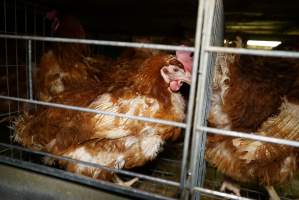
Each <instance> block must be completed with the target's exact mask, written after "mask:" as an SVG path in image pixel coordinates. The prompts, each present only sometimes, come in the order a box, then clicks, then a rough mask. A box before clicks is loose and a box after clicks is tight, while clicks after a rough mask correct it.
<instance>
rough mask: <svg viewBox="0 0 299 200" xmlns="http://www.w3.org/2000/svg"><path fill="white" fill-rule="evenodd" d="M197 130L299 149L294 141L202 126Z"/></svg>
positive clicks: (298, 145) (298, 144)
mask: <svg viewBox="0 0 299 200" xmlns="http://www.w3.org/2000/svg"><path fill="white" fill-rule="evenodd" d="M197 130H201V131H206V132H208V133H215V134H218V135H226V136H232V137H240V138H246V139H251V140H259V141H263V142H270V143H275V144H282V145H288V146H293V147H299V142H297V141H293V140H285V139H279V138H273V137H267V136H261V135H256V134H254V133H243V132H237V131H228V130H223V129H217V128H209V127H204V126H201V127H199V128H198V129H197Z"/></svg>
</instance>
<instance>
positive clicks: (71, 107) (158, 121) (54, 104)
mask: <svg viewBox="0 0 299 200" xmlns="http://www.w3.org/2000/svg"><path fill="white" fill-rule="evenodd" d="M0 99H6V100H12V101H20V102H25V103H32V104H37V105H42V106H49V107H55V108H63V109H69V110H76V111H81V112H90V113H96V114H101V115H110V116H114V117H121V118H127V119H132V120H139V121H144V122H150V123H158V124H163V125H168V126H175V127H179V128H185V127H186V124H185V123H180V122H174V121H169V120H162V119H157V118H148V117H141V116H136V115H127V114H121V113H115V112H107V111H101V110H94V109H90V108H83V107H78V106H69V105H63V104H58V103H49V102H44V101H37V100H30V99H24V98H17V97H8V96H3V95H0Z"/></svg>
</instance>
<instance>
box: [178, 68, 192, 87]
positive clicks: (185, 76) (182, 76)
mask: <svg viewBox="0 0 299 200" xmlns="http://www.w3.org/2000/svg"><path fill="white" fill-rule="evenodd" d="M191 79H192V76H191V74H190V72H188V71H183V72H182V73H179V74H178V76H177V77H176V80H179V81H181V82H184V83H187V84H188V85H191Z"/></svg>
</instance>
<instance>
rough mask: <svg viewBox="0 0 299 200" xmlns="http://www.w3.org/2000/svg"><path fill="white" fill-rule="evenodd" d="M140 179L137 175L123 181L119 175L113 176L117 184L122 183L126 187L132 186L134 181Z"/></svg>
mask: <svg viewBox="0 0 299 200" xmlns="http://www.w3.org/2000/svg"><path fill="white" fill-rule="evenodd" d="M138 180H139V179H138V178H137V177H135V178H133V179H131V180H129V181H123V180H121V179H120V178H119V176H117V175H116V174H114V176H113V182H114V183H115V184H117V185H121V186H125V187H131V186H132V185H133V184H134V183H136V182H137V181H138Z"/></svg>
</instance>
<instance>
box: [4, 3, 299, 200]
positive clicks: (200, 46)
mask: <svg viewBox="0 0 299 200" xmlns="http://www.w3.org/2000/svg"><path fill="white" fill-rule="evenodd" d="M4 2H6V0H4ZM5 23H6V22H5ZM221 29H223V5H222V0H199V2H198V13H197V25H196V34H195V36H196V37H195V45H194V47H182V46H174V45H161V44H147V43H132V42H118V41H103V40H89V39H73V38H54V37H42V36H31V35H17V34H11V33H9V32H6V33H1V34H0V38H2V39H5V41H6V40H9V39H12V40H23V41H26V42H27V60H28V62H27V64H28V69H29V70H28V78H29V96H28V98H19V97H12V96H9V94H8V95H0V99H2V100H11V101H18V102H25V103H31V104H35V105H43V106H51V107H56V108H64V109H71V110H77V111H82V112H93V113H98V114H103V115H111V116H115V117H122V118H123V117H125V118H129V119H135V120H141V121H145V122H151V123H160V124H164V125H169V126H176V127H179V128H183V129H185V136H184V148H183V158H182V164H181V177H180V182H175V181H169V180H165V179H162V178H157V177H151V176H148V175H143V174H139V173H135V172H130V171H127V170H118V169H111V168H108V167H105V166H101V165H98V164H93V163H86V162H83V161H78V160H74V159H71V158H66V157H61V156H56V155H52V154H49V153H44V152H39V151H32V150H28V149H25V148H22V147H18V146H14V145H11V144H5V143H0V152H1V153H2V152H8V154H12V153H16V152H30V153H33V154H37V155H42V156H48V157H51V158H55V159H62V160H67V161H70V162H77V163H80V164H83V165H88V166H93V167H98V168H102V169H105V170H108V171H111V172H117V173H120V174H124V175H128V176H133V177H138V178H141V179H145V180H150V181H154V182H158V183H161V184H167V185H170V186H174V187H178V188H180V191H181V194H182V195H181V199H200V197H201V194H206V195H212V196H217V197H220V198H230V199H242V200H243V199H247V198H243V197H238V196H235V195H231V194H226V193H222V192H218V191H214V190H210V189H206V188H203V187H202V185H203V180H204V175H205V161H204V151H205V141H206V134H207V132H209V133H214V134H220V135H225V136H233V137H241V138H247V139H252V140H259V141H264V142H271V143H276V144H283V145H290V146H293V147H299V142H297V141H290V140H284V139H278V138H271V137H265V136H259V135H255V134H247V133H242V132H235V131H227V130H221V129H216V128H210V127H207V125H206V121H207V120H206V119H207V114H208V108H209V98H210V95H211V89H210V82H211V77H212V70H213V65H214V62H215V57H216V55H217V53H232V54H248V55H259V56H279V57H292V58H299V52H291V51H265V50H249V49H242V48H228V47H219V45H221V42H222V41H223V40H222V34H221V32H222V31H221ZM219 30H220V31H219ZM34 41H43V42H64V43H82V44H93V45H105V46H120V47H135V48H149V49H159V50H183V51H190V52H193V53H194V62H193V69H192V83H193V84H192V85H191V88H190V95H189V102H188V111H187V118H186V123H178V122H173V121H166V120H160V119H153V118H146V117H139V116H133V115H125V114H117V113H113V112H105V111H96V110H92V109H87V108H82V107H75V106H66V105H62V104H57V103H48V102H42V101H37V100H34V99H33V81H32V65H33V64H32V54H33V53H32V46H33V44H32V43H33V42H34ZM6 56H7V55H6ZM191 139H192V140H191ZM191 141H192V142H191ZM190 145H191V148H190ZM20 156H21V155H20ZM189 156H190V159H188V157H189ZM0 163H6V164H11V165H15V166H19V167H23V168H25V169H29V170H33V171H37V172H39V173H44V174H50V175H52V176H56V177H62V178H64V179H68V180H72V181H76V182H80V183H84V184H87V185H91V186H93V187H97V188H101V189H106V190H110V191H116V192H119V193H122V194H129V195H133V196H135V197H140V198H155V199H172V198H168V197H165V196H161V195H158V194H154V193H150V192H145V191H141V190H138V189H134V188H124V187H121V186H118V185H115V184H112V183H109V182H105V181H101V180H94V179H91V178H88V177H84V176H81V175H76V174H73V173H70V172H67V171H64V170H59V169H52V168H50V167H46V166H38V165H37V164H35V163H30V162H26V161H23V160H18V159H15V158H11V157H8V156H3V155H0Z"/></svg>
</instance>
